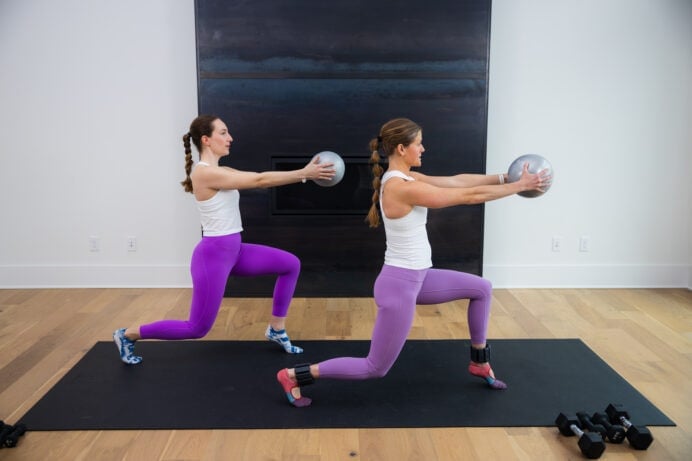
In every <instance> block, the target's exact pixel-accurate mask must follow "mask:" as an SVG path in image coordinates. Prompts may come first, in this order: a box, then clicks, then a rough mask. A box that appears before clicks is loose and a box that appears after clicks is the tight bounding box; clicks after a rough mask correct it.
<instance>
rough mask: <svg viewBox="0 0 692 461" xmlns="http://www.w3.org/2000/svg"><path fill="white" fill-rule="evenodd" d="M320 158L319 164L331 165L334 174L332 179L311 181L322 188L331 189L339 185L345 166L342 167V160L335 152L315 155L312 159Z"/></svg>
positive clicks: (327, 151)
mask: <svg viewBox="0 0 692 461" xmlns="http://www.w3.org/2000/svg"><path fill="white" fill-rule="evenodd" d="M318 156H319V158H320V161H319V163H333V164H334V170H336V174H335V175H334V177H332V179H313V181H314V182H315V183H316V184H317V185H319V186H322V187H332V186H336V185H337V184H339V182H340V181H341V179H342V178H343V177H344V172H345V171H346V165H344V160H343V159H342V158H341V157H340V156H339V154H337V153H336V152H332V151H329V150H325V151H322V152H319V153H317V154H315V155H314V156H313V157H312V158H315V157H318Z"/></svg>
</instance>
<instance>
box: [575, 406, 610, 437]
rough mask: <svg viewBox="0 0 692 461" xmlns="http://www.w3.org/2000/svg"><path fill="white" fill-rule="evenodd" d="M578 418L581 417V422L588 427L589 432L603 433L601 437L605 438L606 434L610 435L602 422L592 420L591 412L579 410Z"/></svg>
mask: <svg viewBox="0 0 692 461" xmlns="http://www.w3.org/2000/svg"><path fill="white" fill-rule="evenodd" d="M577 418H579V422H580V423H581V426H582V427H583V428H584V429H586V430H587V431H589V432H598V433H599V434H601V438H602V439H605V438H606V436H607V435H608V434H607V432H606V428H605V427H604V426H603V425H602V424H595V423H594V422H593V421H591V417H590V416H589V414H588V413H587V412H585V411H578V412H577Z"/></svg>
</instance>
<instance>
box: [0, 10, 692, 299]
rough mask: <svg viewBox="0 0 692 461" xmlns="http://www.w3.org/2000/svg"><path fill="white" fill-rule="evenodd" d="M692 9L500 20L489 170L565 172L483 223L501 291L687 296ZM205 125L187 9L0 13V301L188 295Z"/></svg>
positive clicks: (499, 205) (488, 265) (495, 24)
mask: <svg viewBox="0 0 692 461" xmlns="http://www.w3.org/2000/svg"><path fill="white" fill-rule="evenodd" d="M691 5H692V2H689V1H688V0H657V1H655V0H607V1H602V0H582V1H577V0H569V1H549V0H543V1H539V0H495V1H494V2H493V16H492V39H491V53H490V58H491V59H490V104H489V127H488V171H489V172H499V171H503V170H506V168H507V165H508V164H509V163H510V161H511V160H512V159H513V158H514V157H516V156H517V155H519V154H521V153H525V152H537V153H541V154H543V155H545V156H546V157H548V158H549V159H550V160H551V161H552V163H553V165H554V167H555V172H556V173H555V175H556V178H555V184H554V185H553V187H552V189H551V190H550V192H549V193H548V194H546V195H545V196H543V197H540V198H537V199H525V198H521V197H511V198H508V199H505V200H502V201H498V202H494V203H490V204H488V205H487V207H486V224H485V229H486V230H485V248H484V260H485V269H484V273H485V275H486V276H487V277H489V278H490V279H491V280H492V281H493V283H494V285H495V287H507V286H589V287H600V286H635V287H637V286H658V287H667V286H687V287H690V286H692V275H690V274H691V272H692V271H691V270H690V265H691V262H692V248H691V245H690V235H692V224H691V219H692V218H691V215H692V213H691V212H690V211H692V210H691V209H690V198H691V196H692V188H690V186H689V179H688V178H689V177H690V173H692V168H691V166H692V165H691V164H690V158H692V138H691V136H690V134H689V133H688V129H689V127H690V126H692V124H691V123H690V121H691V120H692V95H691V93H690V84H689V82H690V81H692V32H691V30H692V27H690V26H691V25H692V6H691ZM196 113H197V88H196V67H195V34H194V8H193V0H185V1H176V2H170V1H166V0H149V1H147V2H140V1H134V0H121V1H119V2H107V1H103V0H98V1H90V2H86V1H79V0H63V1H61V2H53V1H50V0H2V1H0V138H1V139H2V143H0V159H1V163H0V165H2V168H0V192H1V193H0V209H1V210H2V214H1V216H2V218H1V220H2V225H1V226H0V287H6V288H7V287H49V286H50V287H52V286H58V287H72V286H100V287H103V286H189V284H190V280H189V274H188V264H189V258H190V252H191V250H192V248H193V246H194V245H195V243H196V242H197V240H198V239H199V224H198V217H197V213H196V210H195V209H194V205H193V204H192V201H191V197H190V196H189V195H188V194H185V193H184V192H183V191H182V188H181V187H180V186H179V181H180V180H181V179H182V176H183V151H182V146H181V141H180V137H181V135H182V133H183V132H185V131H186V130H187V126H188V124H189V122H190V120H191V119H192V118H193V117H194V115H196ZM556 235H557V236H561V237H562V238H563V248H562V251H561V252H557V253H555V252H552V251H551V239H552V237H553V236H556ZM582 235H588V236H589V237H590V243H591V248H590V251H589V252H587V253H581V252H579V251H578V240H579V238H580V236H582ZM90 236H96V237H98V239H99V243H100V251H98V252H91V251H89V237H90ZM128 236H135V237H136V238H137V244H138V248H137V251H136V252H129V251H127V248H126V240H127V237H128Z"/></svg>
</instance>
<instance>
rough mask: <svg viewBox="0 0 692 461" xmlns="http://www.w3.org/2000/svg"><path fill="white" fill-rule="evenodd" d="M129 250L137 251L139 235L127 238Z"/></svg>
mask: <svg viewBox="0 0 692 461" xmlns="http://www.w3.org/2000/svg"><path fill="white" fill-rule="evenodd" d="M127 251H137V237H132V236H130V237H128V238H127Z"/></svg>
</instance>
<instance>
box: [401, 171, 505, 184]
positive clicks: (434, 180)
mask: <svg viewBox="0 0 692 461" xmlns="http://www.w3.org/2000/svg"><path fill="white" fill-rule="evenodd" d="M410 175H411V176H412V177H414V178H416V180H418V181H422V182H425V183H428V184H432V185H433V186H436V187H475V186H490V185H497V184H504V183H505V182H506V180H507V173H502V174H499V175H498V174H488V175H486V174H470V173H462V174H457V175H454V176H428V175H425V174H423V173H419V172H417V171H412V172H411V173H410ZM500 176H502V180H500Z"/></svg>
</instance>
